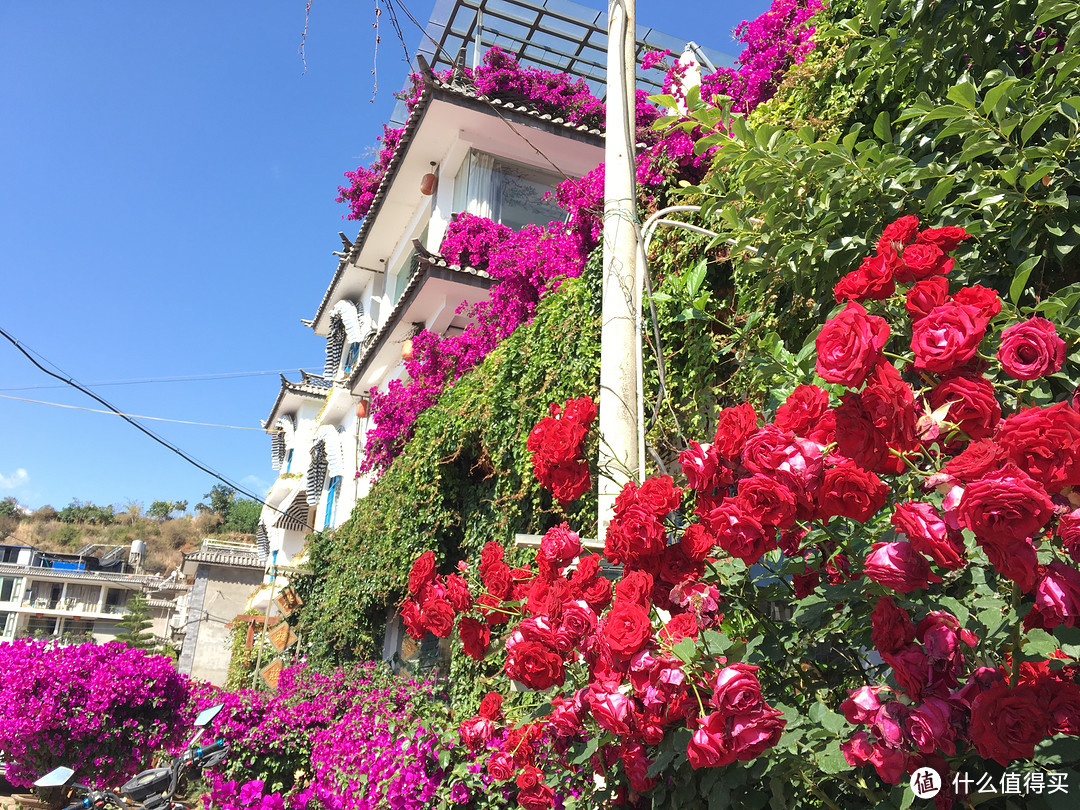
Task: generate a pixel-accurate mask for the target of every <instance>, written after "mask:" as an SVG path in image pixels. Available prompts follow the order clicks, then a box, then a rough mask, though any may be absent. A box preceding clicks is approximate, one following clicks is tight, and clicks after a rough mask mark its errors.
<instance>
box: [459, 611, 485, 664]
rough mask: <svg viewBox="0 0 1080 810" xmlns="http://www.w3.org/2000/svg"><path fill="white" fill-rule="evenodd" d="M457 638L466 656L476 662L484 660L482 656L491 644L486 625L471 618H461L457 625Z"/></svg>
mask: <svg viewBox="0 0 1080 810" xmlns="http://www.w3.org/2000/svg"><path fill="white" fill-rule="evenodd" d="M458 636H459V637H460V638H461V646H462V650H463V651H464V653H465V654H466V655H467V656H469V657H470V658H472V659H475V660H477V661H482V660H484V654H485V653H486V652H487V649H488V644H489V643H490V642H491V630H490V629H489V628H488V626H487V625H486V624H484V623H483V622H479V621H477V620H476V619H474V618H472V617H471V616H462V617H461V621H460V622H459V623H458Z"/></svg>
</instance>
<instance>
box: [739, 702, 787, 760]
mask: <svg viewBox="0 0 1080 810" xmlns="http://www.w3.org/2000/svg"><path fill="white" fill-rule="evenodd" d="M730 722H731V736H732V748H733V753H734V754H735V759H737V760H739V761H740V762H749V761H750V760H752V759H753V758H754V757H756V756H758V755H759V754H761V753H762V752H763V751H765V749H766V748H772V747H773V746H774V745H776V744H777V743H778V742H780V735H781V734H783V732H784V726H785V725H787V721H786V720H784V719H783V712H779V711H777V710H776V709H773V708H770V707H769V706H768V705H767V704H766V703H764V702H762V703H761V704H759V706H758V707H756V708H755V709H754V710H753V711H750V712H747V713H745V714H736V715H735V716H734V717H733V718H732V719H731V721H730Z"/></svg>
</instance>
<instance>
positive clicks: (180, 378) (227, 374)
mask: <svg viewBox="0 0 1080 810" xmlns="http://www.w3.org/2000/svg"><path fill="white" fill-rule="evenodd" d="M35 354H37V353H36V352H35ZM38 356H39V357H40V356H41V355H38ZM43 359H44V358H43ZM50 365H53V364H51V363H50ZM292 370H293V369H291V368H274V369H267V370H265V371H222V372H214V373H210V374H183V375H177V376H173V377H133V378H129V379H123V380H101V381H98V382H88V383H86V385H95V386H99V385H144V384H146V383H160V382H198V381H204V380H232V379H239V378H242V377H260V376H264V375H267V374H284V373H285V372H287V371H292ZM65 387H66V385H24V386H19V387H14V388H0V391H34V390H38V389H42V388H65Z"/></svg>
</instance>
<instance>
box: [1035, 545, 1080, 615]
mask: <svg viewBox="0 0 1080 810" xmlns="http://www.w3.org/2000/svg"><path fill="white" fill-rule="evenodd" d="M1035 612H1038V624H1037V625H1036V626H1039V627H1043V628H1046V629H1047V630H1049V629H1051V628H1054V627H1057V626H1058V625H1061V624H1063V625H1065V626H1066V627H1075V626H1076V620H1077V618H1078V617H1080V571H1077V570H1076V569H1075V568H1073V567H1072V566H1070V565H1065V564H1064V563H1059V562H1052V563H1050V564H1049V565H1048V566H1046V573H1045V574H1043V577H1042V579H1041V580H1039V584H1038V585H1036V586H1035V607H1034V608H1033V609H1032V613H1035Z"/></svg>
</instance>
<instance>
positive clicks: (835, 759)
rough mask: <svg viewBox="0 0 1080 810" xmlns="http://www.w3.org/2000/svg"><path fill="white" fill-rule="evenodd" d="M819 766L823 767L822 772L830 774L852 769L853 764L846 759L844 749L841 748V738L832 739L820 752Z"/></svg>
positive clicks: (818, 757)
mask: <svg viewBox="0 0 1080 810" xmlns="http://www.w3.org/2000/svg"><path fill="white" fill-rule="evenodd" d="M817 766H818V768H820V769H821V771H822V773H828V774H834V773H843V772H844V771H848V770H851V766H850V765H848V763H847V760H846V759H844V753H843V751H841V750H840V741H839V740H830V742H829V744H828V745H826V746H825V748H824V750H823V751H822V752H821V753H820V754H818V756H817Z"/></svg>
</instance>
